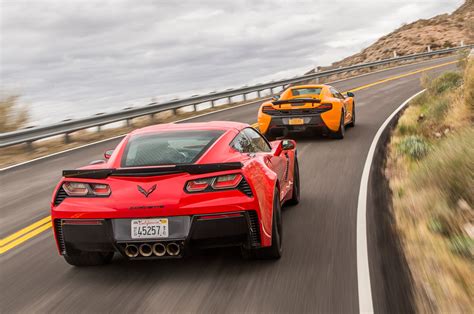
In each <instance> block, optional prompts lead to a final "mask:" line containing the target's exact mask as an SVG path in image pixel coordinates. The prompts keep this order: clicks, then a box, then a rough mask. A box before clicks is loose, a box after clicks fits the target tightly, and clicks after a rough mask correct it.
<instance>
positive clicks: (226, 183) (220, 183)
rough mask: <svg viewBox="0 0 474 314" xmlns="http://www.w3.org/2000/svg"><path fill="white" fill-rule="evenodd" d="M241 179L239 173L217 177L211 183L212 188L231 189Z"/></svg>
mask: <svg viewBox="0 0 474 314" xmlns="http://www.w3.org/2000/svg"><path fill="white" fill-rule="evenodd" d="M241 180H242V175H241V174H229V175H226V176H220V177H217V178H216V179H215V180H214V182H213V183H212V188H213V189H215V190H222V189H233V188H236V187H237V185H239V183H240V181H241Z"/></svg>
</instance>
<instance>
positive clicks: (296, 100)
mask: <svg viewBox="0 0 474 314" xmlns="http://www.w3.org/2000/svg"><path fill="white" fill-rule="evenodd" d="M308 102H311V103H317V104H319V103H320V102H321V99H318V98H293V99H286V100H275V101H273V102H272V104H273V105H283V104H305V103H308Z"/></svg>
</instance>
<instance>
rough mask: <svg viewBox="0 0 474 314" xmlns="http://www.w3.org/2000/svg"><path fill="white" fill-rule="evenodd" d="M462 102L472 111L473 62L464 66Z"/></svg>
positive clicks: (473, 104)
mask: <svg viewBox="0 0 474 314" xmlns="http://www.w3.org/2000/svg"><path fill="white" fill-rule="evenodd" d="M464 77H465V82H464V101H465V103H466V105H467V106H468V107H469V108H470V110H471V111H472V110H474V60H472V59H471V61H469V63H468V64H467V65H466V70H465V72H464Z"/></svg>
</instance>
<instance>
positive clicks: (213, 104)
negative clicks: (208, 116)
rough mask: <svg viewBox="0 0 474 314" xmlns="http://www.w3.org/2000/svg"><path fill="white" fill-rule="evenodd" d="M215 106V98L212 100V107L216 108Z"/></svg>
mask: <svg viewBox="0 0 474 314" xmlns="http://www.w3.org/2000/svg"><path fill="white" fill-rule="evenodd" d="M214 107H215V103H214V100H211V108H214Z"/></svg>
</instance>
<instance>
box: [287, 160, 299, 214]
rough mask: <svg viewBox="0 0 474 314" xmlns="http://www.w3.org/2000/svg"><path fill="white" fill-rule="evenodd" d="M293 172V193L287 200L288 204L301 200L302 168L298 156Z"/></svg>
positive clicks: (295, 203) (294, 203)
mask: <svg viewBox="0 0 474 314" xmlns="http://www.w3.org/2000/svg"><path fill="white" fill-rule="evenodd" d="M293 173H294V177H293V193H292V194H291V199H289V200H288V201H287V202H286V204H288V205H297V204H298V203H299V202H300V168H299V165H298V158H296V156H295V168H294V172H293Z"/></svg>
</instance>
